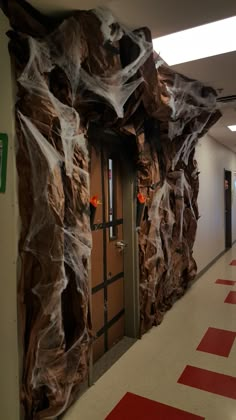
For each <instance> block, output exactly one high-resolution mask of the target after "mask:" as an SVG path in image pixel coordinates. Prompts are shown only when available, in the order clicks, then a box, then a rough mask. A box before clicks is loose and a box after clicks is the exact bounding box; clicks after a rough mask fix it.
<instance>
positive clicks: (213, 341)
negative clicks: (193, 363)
mask: <svg viewBox="0 0 236 420" xmlns="http://www.w3.org/2000/svg"><path fill="white" fill-rule="evenodd" d="M235 338H236V332H233V331H227V330H221V329H218V328H212V327H210V328H208V330H207V332H206V334H205V335H204V337H203V339H202V341H201V343H200V344H199V346H198V347H197V350H198V351H203V352H205V353H211V354H216V355H217V356H223V357H228V356H229V354H230V351H231V349H232V346H233V344H234V340H235Z"/></svg>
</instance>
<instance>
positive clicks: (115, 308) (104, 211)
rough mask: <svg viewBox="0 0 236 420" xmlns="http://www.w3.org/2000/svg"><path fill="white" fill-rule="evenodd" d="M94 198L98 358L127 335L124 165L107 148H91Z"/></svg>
mask: <svg viewBox="0 0 236 420" xmlns="http://www.w3.org/2000/svg"><path fill="white" fill-rule="evenodd" d="M90 174H91V178H90V179H91V181H90V182H91V184H90V191H91V198H92V197H94V196H95V197H96V199H97V200H98V205H97V209H96V212H95V217H94V220H93V223H92V238H93V249H92V255H91V283H92V323H93V331H94V333H95V334H96V340H95V342H94V346H93V361H94V362H95V361H96V360H97V359H99V357H101V356H102V355H103V354H104V353H105V352H106V351H107V350H109V349H110V348H111V347H112V346H113V345H114V344H115V343H117V342H118V341H119V340H120V339H121V338H122V337H123V336H124V327H125V317H124V312H125V311H124V249H125V244H124V242H123V194H122V178H121V166H120V162H119V160H118V158H117V157H116V156H112V155H110V154H109V153H108V152H106V150H104V149H100V150H99V151H96V150H95V149H94V148H92V151H91V170H90Z"/></svg>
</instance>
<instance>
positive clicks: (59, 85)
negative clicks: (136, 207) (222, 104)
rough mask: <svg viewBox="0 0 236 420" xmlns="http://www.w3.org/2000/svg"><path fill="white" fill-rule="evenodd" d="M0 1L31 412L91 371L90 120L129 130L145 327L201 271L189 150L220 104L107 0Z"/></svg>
mask: <svg viewBox="0 0 236 420" xmlns="http://www.w3.org/2000/svg"><path fill="white" fill-rule="evenodd" d="M0 5H1V7H2V9H3V11H4V13H5V14H6V15H7V16H8V18H9V20H10V24H11V27H12V30H10V31H9V33H8V36H9V38H10V43H9V50H10V54H11V57H12V61H13V63H14V68H15V73H16V80H17V86H18V93H17V101H16V129H17V142H18V152H17V169H18V175H19V205H20V215H21V222H22V228H21V238H20V244H19V254H20V257H21V262H22V265H21V274H20V280H19V312H20V316H21V326H22V331H23V349H24V351H23V376H22V393H21V400H22V404H23V406H24V410H25V419H26V420H31V419H33V420H40V419H46V418H47V419H48V418H55V417H56V416H58V415H60V414H61V413H63V412H64V411H65V410H66V409H67V408H68V407H69V406H70V404H71V403H72V402H73V401H75V399H76V397H77V394H78V390H79V386H80V384H81V382H82V381H83V380H84V379H85V378H86V375H87V371H88V358H89V350H90V344H91V342H92V326H91V321H90V312H89V289H88V261H89V257H90V252H91V246H92V243H91V231H90V218H89V205H90V203H89V199H90V193H89V169H88V164H89V153H88V143H89V141H90V138H89V135H88V133H89V128H90V127H91V125H92V124H95V125H96V126H99V127H103V128H104V131H105V130H106V129H109V130H111V129H112V130H113V131H115V132H117V133H120V135H122V138H124V139H125V140H124V141H125V142H127V144H128V143H129V142H130V140H131V139H134V137H135V139H136V145H137V146H136V151H135V153H134V155H133V158H132V159H133V161H135V163H136V167H137V174H138V183H137V185H138V188H137V194H138V193H140V194H142V195H143V196H145V198H146V201H145V208H144V212H143V217H142V220H141V223H140V227H139V228H138V231H139V263H140V311H141V313H140V319H141V332H142V333H143V332H145V331H147V330H148V329H149V328H151V326H152V325H157V324H159V323H160V322H161V320H162V317H163V315H164V313H165V311H166V310H167V309H168V308H170V306H171V305H172V304H173V303H174V301H175V300H176V299H177V298H178V297H179V296H181V295H182V294H183V293H184V291H185V290H186V288H187V286H188V284H189V282H190V281H191V280H192V279H194V276H195V274H196V263H195V261H194V259H193V255H192V253H193V244H194V240H195V234H196V228H197V220H198V217H199V216H198V208H197V195H198V187H199V186H198V169H197V164H196V161H195V160H194V150H195V145H196V143H197V141H198V139H199V138H200V137H201V136H202V135H203V134H205V133H206V132H207V130H208V129H209V128H210V126H211V125H212V124H213V123H214V122H216V121H217V119H218V118H219V116H220V113H219V112H218V111H217V110H216V94H215V92H214V91H213V90H212V89H211V88H208V87H205V86H203V85H202V84H201V83H199V82H197V81H194V80H189V79H188V78H186V77H184V76H182V75H180V74H177V73H175V72H173V71H172V70H171V69H170V68H168V66H167V65H165V64H164V63H163V61H162V60H161V58H160V57H158V56H155V55H154V54H153V50H152V43H151V34H150V32H149V30H148V29H141V30H137V31H134V32H130V31H128V30H127V29H126V28H125V27H123V26H122V25H120V24H118V23H117V22H116V21H115V19H114V18H113V16H112V15H111V14H110V12H109V11H107V10H103V9H98V10H95V11H78V12H74V13H73V14H71V15H70V16H69V17H66V18H65V19H61V20H58V19H55V18H49V17H46V16H43V15H42V14H40V13H39V12H37V11H36V10H35V9H34V8H32V7H31V6H30V5H29V4H28V3H26V2H25V1H24V0H20V1H17V0H9V1H4V0H1V1H0ZM95 141H96V138H95ZM91 170H92V168H91Z"/></svg>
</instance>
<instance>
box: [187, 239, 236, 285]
mask: <svg viewBox="0 0 236 420" xmlns="http://www.w3.org/2000/svg"><path fill="white" fill-rule="evenodd" d="M235 243H236V239H235V240H234V242H233V243H232V246H233V245H234V244H235ZM229 249H231V248H229ZM229 249H224V251H222V252H220V253H219V254H218V255H217V256H216V257H215V258H214V259H213V260H212V261H211V262H209V264H207V265H206V267H204V268H203V269H202V270H201V271H199V273H198V274H197V275H196V277H195V279H194V280H193V281H192V282H191V284H193V283H194V282H195V281H197V280H198V279H199V278H200V277H202V276H203V274H205V273H206V272H207V271H208V270H209V269H210V268H211V267H212V266H213V265H214V264H215V263H216V262H217V261H218V260H219V259H220V258H221V257H222V256H223V255H224V254H225V253H226V252H228V251H229Z"/></svg>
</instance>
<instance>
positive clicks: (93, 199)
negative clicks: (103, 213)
mask: <svg viewBox="0 0 236 420" xmlns="http://www.w3.org/2000/svg"><path fill="white" fill-rule="evenodd" d="M90 204H92V206H93V207H95V208H97V206H98V196H97V195H94V196H93V197H92V198H90Z"/></svg>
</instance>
